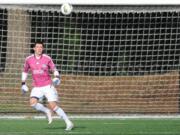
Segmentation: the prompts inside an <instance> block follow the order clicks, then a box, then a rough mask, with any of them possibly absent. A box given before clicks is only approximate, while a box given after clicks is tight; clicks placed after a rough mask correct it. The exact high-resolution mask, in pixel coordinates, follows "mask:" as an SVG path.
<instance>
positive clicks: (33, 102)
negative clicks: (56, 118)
mask: <svg viewBox="0 0 180 135" xmlns="http://www.w3.org/2000/svg"><path fill="white" fill-rule="evenodd" d="M42 96H43V94H42V93H41V92H40V90H37V89H36V88H33V90H32V91H31V95H30V106H31V107H32V108H34V109H36V110H37V111H41V112H43V113H45V114H46V117H47V119H48V124H51V122H52V116H51V111H50V110H49V109H48V108H47V107H45V106H44V105H43V104H41V103H39V102H38V100H39V99H40V98H41V97H42Z"/></svg>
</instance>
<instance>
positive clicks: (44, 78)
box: [21, 42, 73, 130]
mask: <svg viewBox="0 0 180 135" xmlns="http://www.w3.org/2000/svg"><path fill="white" fill-rule="evenodd" d="M43 49H44V44H43V42H36V43H35V44H34V47H33V50H34V54H32V55H30V56H29V57H27V58H26V59H25V64H24V70H23V72H22V87H21V90H22V92H23V93H26V92H27V91H28V87H27V85H26V83H25V81H26V79H27V76H28V72H29V71H30V72H31V73H32V78H33V87H34V88H33V89H32V91H31V94H30V106H31V107H32V108H34V109H36V110H38V111H41V112H43V113H45V114H46V117H47V119H48V123H49V124H50V123H51V122H52V116H51V110H52V111H53V112H55V113H56V114H57V115H58V116H60V117H62V118H63V120H64V121H65V123H66V129H65V130H71V129H72V128H73V123H72V122H71V121H70V120H69V118H68V116H67V115H66V113H65V112H64V111H63V109H62V108H60V107H59V106H57V102H58V94H57V91H56V89H55V87H54V85H55V86H56V85H60V75H59V72H58V71H57V69H56V67H55V65H54V63H53V61H52V59H51V58H50V57H49V56H48V55H46V54H43ZM50 71H52V72H53V73H54V79H53V80H51V77H50V74H49V72H50ZM43 96H45V97H46V98H47V100H48V105H49V108H50V109H48V108H47V107H45V106H44V105H43V104H41V103H39V102H38V100H39V99H41V98H42V97H43Z"/></svg>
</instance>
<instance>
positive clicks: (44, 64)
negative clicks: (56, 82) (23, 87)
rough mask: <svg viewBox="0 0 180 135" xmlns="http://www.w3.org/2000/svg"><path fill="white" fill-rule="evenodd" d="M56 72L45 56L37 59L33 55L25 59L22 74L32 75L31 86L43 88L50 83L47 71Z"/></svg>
mask: <svg viewBox="0 0 180 135" xmlns="http://www.w3.org/2000/svg"><path fill="white" fill-rule="evenodd" d="M54 70H56V67H55V65H54V63H53V61H52V59H51V57H49V56H48V55H46V54H42V56H41V57H40V58H39V59H37V58H36V57H35V55H34V54H33V55H30V56H29V57H27V58H26V60H25V64H24V70H23V72H25V73H28V72H29V71H30V72H31V73H32V78H33V86H34V87H43V86H47V85H49V84H51V83H52V80H51V76H50V74H49V71H54Z"/></svg>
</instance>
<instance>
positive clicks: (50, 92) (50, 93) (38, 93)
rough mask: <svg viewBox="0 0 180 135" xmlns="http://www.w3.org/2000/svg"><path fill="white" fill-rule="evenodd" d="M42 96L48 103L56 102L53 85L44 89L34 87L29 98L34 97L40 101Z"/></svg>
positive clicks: (56, 94) (56, 97)
mask: <svg viewBox="0 0 180 135" xmlns="http://www.w3.org/2000/svg"><path fill="white" fill-rule="evenodd" d="M44 96H45V97H46V98H47V100H48V102H51V101H56V102H58V93H57V91H56V88H54V86H53V85H47V86H44V87H34V88H33V89H32V91H31V95H30V97H31V98H32V97H34V98H37V99H41V98H43V97H44Z"/></svg>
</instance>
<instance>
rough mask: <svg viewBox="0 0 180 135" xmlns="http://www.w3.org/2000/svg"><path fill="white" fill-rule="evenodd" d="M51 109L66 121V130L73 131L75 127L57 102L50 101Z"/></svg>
mask: <svg viewBox="0 0 180 135" xmlns="http://www.w3.org/2000/svg"><path fill="white" fill-rule="evenodd" d="M49 107H50V108H51V110H53V111H54V112H56V114H57V115H58V116H59V117H61V118H62V119H63V120H64V121H65V123H66V129H65V130H71V129H72V128H73V127H74V125H73V123H72V122H71V121H70V120H69V118H68V116H67V115H66V113H65V112H64V110H63V109H62V108H61V107H59V106H58V105H57V104H56V102H55V101H50V102H49Z"/></svg>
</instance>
